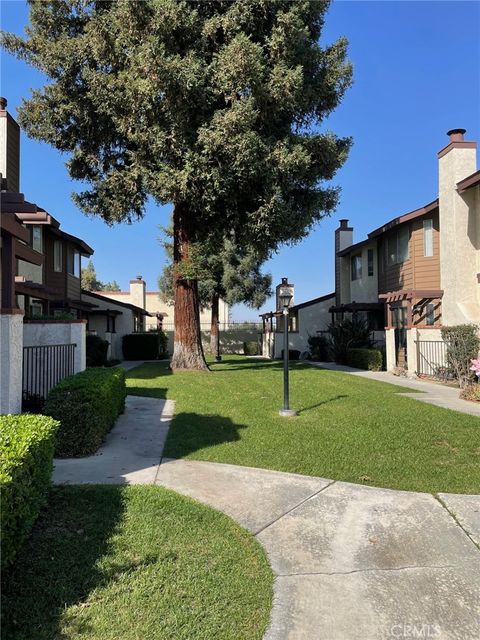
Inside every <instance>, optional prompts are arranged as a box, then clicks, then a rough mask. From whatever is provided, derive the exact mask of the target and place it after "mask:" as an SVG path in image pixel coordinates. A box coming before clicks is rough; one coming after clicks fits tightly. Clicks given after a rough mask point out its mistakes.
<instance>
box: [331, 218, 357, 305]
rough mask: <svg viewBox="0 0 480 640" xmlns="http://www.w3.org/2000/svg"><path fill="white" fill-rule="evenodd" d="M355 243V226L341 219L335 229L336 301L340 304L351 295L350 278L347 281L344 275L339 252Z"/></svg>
mask: <svg viewBox="0 0 480 640" xmlns="http://www.w3.org/2000/svg"><path fill="white" fill-rule="evenodd" d="M352 244H353V227H349V226H348V220H346V219H345V218H343V219H342V220H340V226H339V227H338V228H337V229H335V303H336V304H337V305H340V304H341V303H342V302H345V301H346V300H347V299H348V297H349V292H348V291H346V290H345V289H346V287H348V285H349V283H350V280H349V279H348V281H345V278H344V277H342V258H340V257H339V256H338V255H337V253H338V252H339V251H342V250H343V249H346V248H347V247H350V246H351V245H352Z"/></svg>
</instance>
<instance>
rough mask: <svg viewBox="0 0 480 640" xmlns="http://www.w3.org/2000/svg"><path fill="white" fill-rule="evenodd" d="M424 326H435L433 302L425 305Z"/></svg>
mask: <svg viewBox="0 0 480 640" xmlns="http://www.w3.org/2000/svg"><path fill="white" fill-rule="evenodd" d="M425 324H426V325H428V326H432V325H434V324H435V305H434V304H433V302H429V303H427V304H426V305H425Z"/></svg>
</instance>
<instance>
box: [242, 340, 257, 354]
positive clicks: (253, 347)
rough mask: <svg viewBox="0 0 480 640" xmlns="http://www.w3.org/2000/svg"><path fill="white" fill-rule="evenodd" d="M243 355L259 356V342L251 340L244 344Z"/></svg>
mask: <svg viewBox="0 0 480 640" xmlns="http://www.w3.org/2000/svg"><path fill="white" fill-rule="evenodd" d="M243 353H244V355H246V356H258V354H259V351H258V342H257V341H256V340H250V341H249V342H244V343H243Z"/></svg>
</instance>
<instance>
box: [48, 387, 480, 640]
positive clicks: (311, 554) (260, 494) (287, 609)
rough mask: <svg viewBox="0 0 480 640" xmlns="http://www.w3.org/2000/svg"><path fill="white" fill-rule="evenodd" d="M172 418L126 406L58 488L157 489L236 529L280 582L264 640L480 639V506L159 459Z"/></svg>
mask: <svg viewBox="0 0 480 640" xmlns="http://www.w3.org/2000/svg"><path fill="white" fill-rule="evenodd" d="M172 414H173V403H172V402H170V401H164V400H157V399H154V398H140V397H133V396H129V397H128V399H127V408H126V412H125V414H124V415H123V416H121V417H120V419H119V421H118V423H117V425H116V426H115V428H114V429H113V430H112V431H111V432H110V434H109V435H108V437H107V440H106V442H105V444H104V445H103V447H102V448H101V449H100V450H99V452H98V453H97V454H96V455H95V456H90V457H88V458H80V459H69V460H56V461H55V472H54V482H56V483H57V484H64V483H68V484H79V483H108V484H111V483H119V484H120V483H131V484H132V483H133V484H157V485H161V486H165V487H168V488H170V489H173V490H175V491H178V492H179V493H183V494H185V495H188V496H190V497H192V498H194V499H196V500H199V501H200V502H203V503H205V504H208V505H210V506H212V507H214V508H216V509H219V510H221V511H224V512H225V513H227V514H228V515H230V516H231V517H232V518H234V519H235V520H237V521H238V522H239V523H240V524H241V525H243V526H244V527H245V528H246V529H248V530H249V531H251V533H252V534H253V535H255V536H256V538H257V540H258V541H259V542H260V543H261V544H262V545H263V546H264V548H265V549H266V551H267V554H268V556H269V559H270V563H271V566H272V568H273V571H274V573H275V576H276V577H275V586H274V605H273V609H272V615H271V624H270V627H269V629H268V631H267V633H266V635H265V640H317V639H318V640H385V639H388V638H439V639H441V640H447V639H448V640H450V639H452V640H453V639H455V640H456V639H458V640H478V638H480V550H479V547H478V546H477V545H478V544H479V543H480V496H460V495H451V494H441V495H439V496H432V495H430V494H424V493H413V492H406V491H393V490H390V489H378V488H374V487H366V486H362V485H355V484H349V483H345V482H335V481H332V480H328V479H325V478H315V477H309V476H301V475H296V474H291V473H281V472H277V471H268V470H265V469H254V468H249V467H240V466H234V465H228V464H217V463H210V462H197V461H190V460H166V459H163V460H162V459H161V455H162V449H163V443H164V441H165V437H166V434H167V431H168V426H169V421H170V418H171V415H172Z"/></svg>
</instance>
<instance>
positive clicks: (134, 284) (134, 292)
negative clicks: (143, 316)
mask: <svg viewBox="0 0 480 640" xmlns="http://www.w3.org/2000/svg"><path fill="white" fill-rule="evenodd" d="M145 288H146V287H145V280H144V279H143V278H142V276H137V277H136V278H135V280H130V302H131V304H134V305H136V306H137V307H140V308H141V309H145V308H146V307H145V305H146V296H145Z"/></svg>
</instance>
